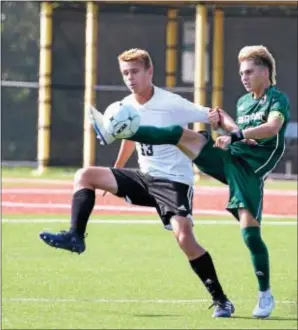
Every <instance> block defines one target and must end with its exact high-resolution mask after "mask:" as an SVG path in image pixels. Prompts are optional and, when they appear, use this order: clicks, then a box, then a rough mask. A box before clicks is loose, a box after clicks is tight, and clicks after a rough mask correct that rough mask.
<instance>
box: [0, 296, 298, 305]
mask: <svg viewBox="0 0 298 330" xmlns="http://www.w3.org/2000/svg"><path fill="white" fill-rule="evenodd" d="M2 301H8V302H25V303H28V302H32V303H79V302H91V303H108V304H115V303H116V304H132V303H133V304H140V303H141V304H195V303H210V299H109V298H94V299H90V298H86V299H76V298H25V297H15V298H2ZM247 301H248V300H235V301H233V302H235V303H243V304H244V303H247ZM275 302H276V303H277V304H293V305H297V301H295V300H277V301H275Z"/></svg>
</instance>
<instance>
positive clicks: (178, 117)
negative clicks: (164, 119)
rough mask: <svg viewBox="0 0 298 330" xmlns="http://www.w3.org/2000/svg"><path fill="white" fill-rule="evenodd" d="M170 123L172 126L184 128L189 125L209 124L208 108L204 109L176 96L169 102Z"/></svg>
mask: <svg viewBox="0 0 298 330" xmlns="http://www.w3.org/2000/svg"><path fill="white" fill-rule="evenodd" d="M171 102H172V103H171V104H172V108H171V117H172V118H171V119H172V120H171V121H172V124H173V125H180V126H185V125H187V124H190V123H195V122H200V123H209V119H208V112H209V111H210V108H209V107H204V106H201V105H198V104H194V103H193V102H190V101H188V100H187V99H185V98H183V97H181V96H178V95H176V97H175V98H173V100H172V101H171Z"/></svg>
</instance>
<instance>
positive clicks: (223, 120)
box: [218, 109, 239, 132]
mask: <svg viewBox="0 0 298 330" xmlns="http://www.w3.org/2000/svg"><path fill="white" fill-rule="evenodd" d="M218 112H219V118H220V127H221V128H222V129H223V130H225V131H226V132H232V131H234V130H236V129H239V127H238V125H237V124H236V122H235V121H234V119H233V118H232V117H231V116H230V115H229V114H228V113H226V112H225V111H224V110H222V109H218Z"/></svg>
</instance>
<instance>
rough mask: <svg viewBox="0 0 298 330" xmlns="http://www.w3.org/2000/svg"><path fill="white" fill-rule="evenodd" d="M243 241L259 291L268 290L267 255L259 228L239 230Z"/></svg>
mask: <svg viewBox="0 0 298 330" xmlns="http://www.w3.org/2000/svg"><path fill="white" fill-rule="evenodd" d="M241 232H242V237H243V240H244V242H245V244H246V246H247V247H248V249H249V251H250V256H251V261H252V264H253V267H254V270H255V274H256V276H257V279H258V283H259V290H260V291H266V290H268V289H269V287H270V286H269V275H270V274H269V255H268V250H267V247H266V245H265V243H264V241H263V240H262V237H261V230H260V228H259V227H247V228H243V229H242V230H241Z"/></svg>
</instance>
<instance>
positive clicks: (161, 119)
mask: <svg viewBox="0 0 298 330" xmlns="http://www.w3.org/2000/svg"><path fill="white" fill-rule="evenodd" d="M123 103H126V104H132V105H133V106H134V107H135V108H136V109H137V110H138V111H139V113H140V116H141V125H148V126H157V127H164V126H169V125H179V126H181V127H185V126H186V125H187V124H189V123H193V122H203V123H208V122H209V121H208V110H209V108H205V107H202V106H198V105H195V104H194V103H192V102H190V101H188V100H187V99H185V98H183V97H181V96H180V95H177V94H174V93H171V92H168V91H166V90H163V89H161V88H158V87H156V86H154V94H153V96H152V98H151V99H150V100H149V101H148V102H147V103H145V104H142V105H141V104H139V103H138V102H137V101H136V100H135V98H134V96H133V95H129V96H127V97H125V98H124V99H123ZM136 149H137V152H138V161H139V166H140V170H141V171H142V172H143V173H148V174H149V175H151V176H153V177H160V178H165V179H169V180H171V181H176V182H182V183H185V184H187V185H193V181H194V173H193V168H192V162H191V160H190V159H189V158H188V157H187V156H186V155H184V153H182V151H180V150H179V149H178V148H177V147H176V146H174V145H169V144H165V145H153V146H152V145H144V144H142V143H138V142H137V143H136Z"/></svg>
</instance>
